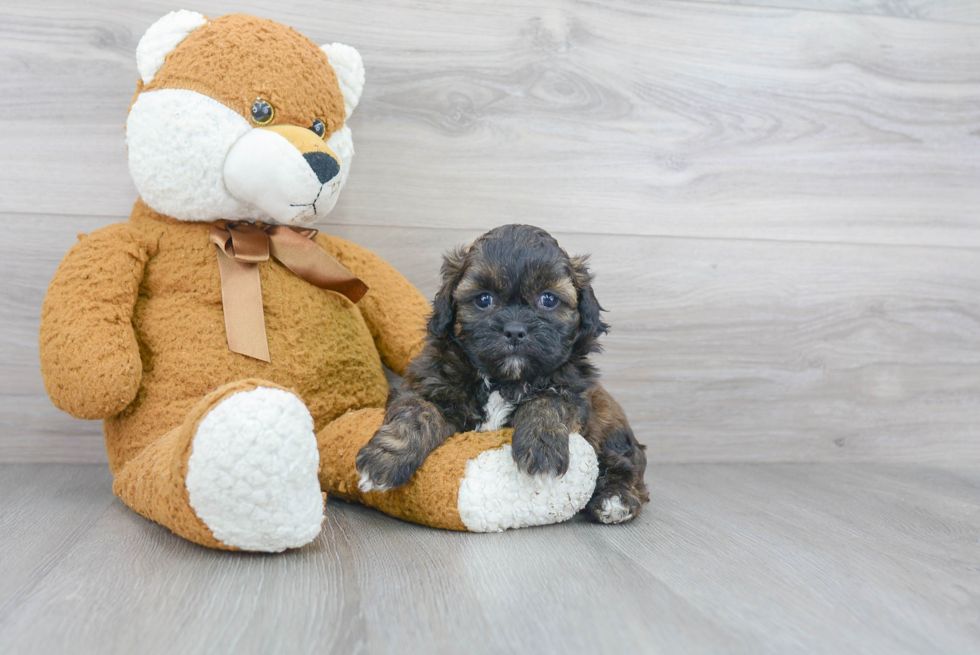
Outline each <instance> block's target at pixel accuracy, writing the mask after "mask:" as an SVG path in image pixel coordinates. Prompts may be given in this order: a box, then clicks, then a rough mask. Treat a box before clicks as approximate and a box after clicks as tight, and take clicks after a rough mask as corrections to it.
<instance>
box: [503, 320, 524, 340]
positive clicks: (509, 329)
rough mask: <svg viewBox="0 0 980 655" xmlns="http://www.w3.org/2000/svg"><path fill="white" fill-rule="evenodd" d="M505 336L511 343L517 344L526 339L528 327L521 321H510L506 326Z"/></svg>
mask: <svg viewBox="0 0 980 655" xmlns="http://www.w3.org/2000/svg"><path fill="white" fill-rule="evenodd" d="M504 336H505V337H507V340H508V341H510V345H512V346H516V345H517V344H519V343H520V342H522V341H524V337H526V336H527V328H525V327H524V326H523V325H521V324H520V323H508V324H507V325H505V326H504Z"/></svg>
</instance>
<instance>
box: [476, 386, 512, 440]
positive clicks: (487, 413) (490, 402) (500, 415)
mask: <svg viewBox="0 0 980 655" xmlns="http://www.w3.org/2000/svg"><path fill="white" fill-rule="evenodd" d="M513 411H514V405H513V404H512V403H509V402H507V400H506V399H505V398H504V397H503V396H502V395H501V394H500V392H499V391H494V392H492V393H491V394H490V396H489V397H488V398H487V402H486V403H485V404H484V405H483V422H482V423H480V424H479V425H478V426H476V430H477V432H491V431H493V430H499V429H500V428H504V427H507V424H508V423H509V422H510V415H511V413H513Z"/></svg>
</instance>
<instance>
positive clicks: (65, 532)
mask: <svg viewBox="0 0 980 655" xmlns="http://www.w3.org/2000/svg"><path fill="white" fill-rule="evenodd" d="M112 503H113V496H112V482H111V476H110V474H109V471H108V470H107V469H106V468H105V467H103V466H78V465H74V466H55V465H50V464H47V465H39V464H33V465H19V466H2V465H0V624H2V622H3V621H4V619H6V617H7V616H8V615H9V614H11V613H12V612H14V611H15V610H16V608H17V607H18V605H19V603H20V602H21V601H22V600H23V599H24V598H26V597H27V596H29V595H30V591H31V589H32V588H33V587H34V585H36V584H37V583H38V582H39V581H40V580H41V579H43V578H44V576H46V575H48V573H50V571H51V570H52V569H53V568H55V567H56V566H57V565H58V563H59V562H60V561H61V559H62V558H63V557H64V556H65V555H66V554H67V552H68V551H69V550H70V549H71V548H72V547H73V546H74V544H75V542H76V541H78V540H79V539H80V538H81V537H82V535H84V534H85V533H86V532H87V531H88V530H90V529H92V526H93V525H94V524H95V522H96V521H97V519H98V518H99V517H100V516H102V514H103V513H104V512H105V511H106V508H108V507H109V506H110V505H111V504H112Z"/></svg>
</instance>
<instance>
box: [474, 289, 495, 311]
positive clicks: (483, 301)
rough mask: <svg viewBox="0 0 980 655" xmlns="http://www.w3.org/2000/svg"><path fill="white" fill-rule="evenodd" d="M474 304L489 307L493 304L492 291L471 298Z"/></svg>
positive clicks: (481, 307) (484, 307)
mask: <svg viewBox="0 0 980 655" xmlns="http://www.w3.org/2000/svg"><path fill="white" fill-rule="evenodd" d="M473 302H474V304H476V306H477V307H479V308H480V309H489V308H490V307H491V306H492V305H493V294H492V293H481V294H480V295H479V296H477V297H476V298H474V299H473Z"/></svg>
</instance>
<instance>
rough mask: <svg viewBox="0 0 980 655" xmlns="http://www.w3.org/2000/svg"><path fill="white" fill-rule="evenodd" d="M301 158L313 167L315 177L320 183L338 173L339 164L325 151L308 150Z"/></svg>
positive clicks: (325, 181) (324, 182) (327, 180)
mask: <svg viewBox="0 0 980 655" xmlns="http://www.w3.org/2000/svg"><path fill="white" fill-rule="evenodd" d="M303 159H305V160H306V161H307V163H308V164H309V165H310V168H311V169H313V173H314V174H315V175H316V179H318V180H320V184H326V183H327V182H329V181H330V180H332V179H333V178H335V177H337V174H338V173H340V164H338V163H337V160H336V159H334V158H333V157H331V156H330V155H328V154H327V153H325V152H308V153H306V154H304V155H303Z"/></svg>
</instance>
